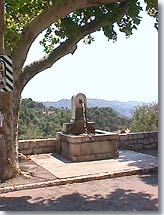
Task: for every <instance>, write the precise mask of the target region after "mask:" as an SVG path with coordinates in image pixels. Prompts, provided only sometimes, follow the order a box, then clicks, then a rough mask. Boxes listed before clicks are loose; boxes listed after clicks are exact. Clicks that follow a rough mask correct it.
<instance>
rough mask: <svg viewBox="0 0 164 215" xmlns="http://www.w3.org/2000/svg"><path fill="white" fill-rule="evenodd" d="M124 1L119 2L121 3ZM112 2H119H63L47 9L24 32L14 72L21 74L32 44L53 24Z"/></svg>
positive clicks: (106, 0) (67, 0)
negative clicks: (83, 10) (85, 9)
mask: <svg viewBox="0 0 164 215" xmlns="http://www.w3.org/2000/svg"><path fill="white" fill-rule="evenodd" d="M124 1H125V0H119V2H124ZM111 2H118V0H63V1H62V2H61V1H60V2H57V3H56V4H55V5H53V6H51V7H49V8H48V9H46V11H45V12H43V13H42V14H41V15H39V16H38V17H36V18H34V19H33V20H32V21H31V22H30V23H29V24H28V25H27V27H26V28H25V29H24V31H23V32H22V36H21V40H20V43H19V45H18V47H17V49H16V50H15V51H14V54H13V66H14V70H15V71H17V72H21V68H22V67H23V65H24V62H25V60H26V56H27V53H28V51H29V49H30V46H31V44H32V43H33V41H34V40H35V39H36V37H37V36H38V35H39V34H40V33H41V32H42V31H43V30H45V29H46V28H47V27H48V26H50V25H51V24H52V23H55V22H56V21H58V20H59V19H61V18H63V17H65V16H66V15H68V14H69V13H71V12H73V11H76V10H78V9H82V8H87V7H91V6H100V5H103V4H108V3H111Z"/></svg>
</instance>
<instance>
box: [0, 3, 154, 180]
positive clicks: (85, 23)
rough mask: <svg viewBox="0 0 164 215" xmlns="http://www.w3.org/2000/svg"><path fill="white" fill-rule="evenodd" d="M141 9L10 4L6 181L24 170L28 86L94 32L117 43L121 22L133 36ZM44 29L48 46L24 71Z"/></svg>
mask: <svg viewBox="0 0 164 215" xmlns="http://www.w3.org/2000/svg"><path fill="white" fill-rule="evenodd" d="M1 2H2V1H1ZM145 2H146V3H147V5H148V7H147V11H148V12H149V14H150V15H151V16H154V17H155V18H156V17H157V14H158V11H157V6H158V2H157V1H156V0H154V1H153V0H145ZM141 10H142V7H141V6H140V2H139V0H133V1H131V0H127V1H125V0H119V1H118V0H99V1H97V0H37V1H34V0H12V1H11V0H6V1H5V11H6V28H5V54H9V55H10V56H11V57H12V60H13V70H14V90H13V91H12V92H3V93H0V106H1V107H2V112H3V115H4V122H3V128H2V137H3V138H2V139H0V141H1V142H0V153H1V154H0V179H1V180H5V179H8V178H11V177H14V176H15V175H16V174H17V171H18V168H19V165H18V156H17V155H18V149H17V147H18V145H17V133H18V112H19V104H20V97H21V92H22V90H23V88H24V87H25V85H26V84H27V83H28V82H29V81H30V80H31V79H32V78H33V77H34V76H35V75H36V74H38V73H40V72H42V71H43V70H45V69H47V68H49V67H51V66H52V65H53V64H54V63H55V62H56V61H58V60H59V59H60V58H62V57H64V56H65V55H67V54H69V53H71V54H73V53H74V52H75V51H76V49H77V43H78V42H79V41H80V40H81V39H84V42H85V43H89V44H90V43H91V42H92V41H93V40H94V39H93V37H92V35H91V34H92V33H93V32H95V31H99V30H102V31H103V32H104V35H105V36H106V37H107V38H108V39H109V40H110V39H112V40H113V41H116V40H117V32H116V31H115V29H114V25H115V24H117V25H118V27H119V30H120V31H121V32H124V33H125V34H126V36H127V37H128V36H130V35H131V34H132V32H133V29H137V26H138V25H139V23H140V21H141V17H140V15H139V12H140V11H141ZM156 27H157V22H156ZM44 30H45V37H44V39H43V40H42V41H41V42H40V43H41V44H42V45H43V46H44V49H45V56H44V57H43V58H42V59H40V60H38V61H35V62H33V63H32V64H30V65H28V66H25V67H24V63H25V60H26V57H27V54H28V51H29V48H30V46H31V45H32V43H33V42H34V40H35V39H36V38H37V36H38V35H39V34H40V33H41V32H43V31H44ZM0 54H2V53H0Z"/></svg>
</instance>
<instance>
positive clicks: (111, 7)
mask: <svg viewBox="0 0 164 215" xmlns="http://www.w3.org/2000/svg"><path fill="white" fill-rule="evenodd" d="M145 3H146V5H147V7H146V10H147V12H148V14H149V15H150V16H152V17H154V18H155V19H156V23H155V27H156V28H157V26H158V1H157V0H145ZM56 4H62V0H49V1H48V0H36V1H35V0H12V1H11V0H6V1H5V7H6V34H5V41H6V46H7V48H8V49H9V50H10V51H11V52H12V51H13V50H14V49H15V48H16V47H17V44H18V43H19V41H20V39H21V37H20V36H21V34H22V32H23V31H24V29H25V28H27V26H28V24H29V23H30V22H31V21H32V20H34V19H35V18H36V17H38V16H39V15H41V14H42V13H44V12H45V11H46V10H47V8H49V7H51V6H54V5H56ZM125 4H128V8H129V9H128V11H127V13H126V14H125V15H124V16H123V17H122V18H119V20H118V21H117V25H118V27H119V30H120V31H121V32H124V33H125V34H126V36H127V37H129V36H130V35H132V33H133V30H134V29H137V26H138V25H139V23H140V21H141V16H140V12H141V11H142V7H141V6H140V0H133V1H131V0H127V1H126V3H120V2H119V1H118V2H115V3H109V4H106V5H101V6H99V7H90V8H85V9H80V10H77V11H74V12H72V13H70V14H68V15H67V16H66V17H63V18H62V19H60V20H58V21H57V22H55V23H53V24H52V25H50V26H49V27H48V28H47V29H46V31H45V35H44V38H43V40H42V41H40V43H41V44H42V45H43V46H44V50H45V52H46V53H47V54H48V53H50V52H51V51H52V50H53V48H54V45H56V44H57V45H60V44H61V43H62V42H63V41H66V40H67V39H70V38H75V37H78V34H79V33H80V32H81V27H84V26H87V25H88V24H89V23H94V22H97V21H99V20H101V19H102V18H104V17H108V16H110V19H113V18H115V17H117V11H118V9H119V7H120V6H121V7H124V5H125ZM97 30H103V32H104V35H105V36H106V37H107V38H108V40H113V41H116V40H117V32H116V31H115V28H114V25H113V24H110V23H109V24H106V25H105V26H103V27H100V28H99V29H97ZM92 41H94V39H93V36H92V35H90V34H89V36H87V40H86V38H84V42H85V43H88V44H90V43H91V42H92Z"/></svg>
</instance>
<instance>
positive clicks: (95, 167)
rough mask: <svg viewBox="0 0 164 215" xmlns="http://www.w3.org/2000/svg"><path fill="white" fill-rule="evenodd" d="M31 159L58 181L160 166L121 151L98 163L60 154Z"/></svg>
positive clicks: (154, 160)
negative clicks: (77, 160) (68, 157)
mask: <svg viewBox="0 0 164 215" xmlns="http://www.w3.org/2000/svg"><path fill="white" fill-rule="evenodd" d="M30 157H31V159H32V160H33V161H34V162H35V163H37V164H38V165H40V166H42V167H43V168H45V169H46V170H48V171H49V172H50V173H52V174H53V175H54V176H56V177H57V178H58V179H69V178H76V177H77V178H79V177H83V176H93V175H94V176H95V177H96V176H98V175H101V176H103V175H112V174H118V175H119V173H120V174H121V173H128V172H134V171H136V173H138V170H142V169H150V168H154V167H157V166H158V159H157V157H154V156H152V155H147V154H143V153H139V152H134V151H131V150H122V151H119V157H118V158H114V159H105V160H98V161H87V162H73V161H70V160H68V159H66V158H64V157H62V156H60V155H58V154H52V153H50V154H38V155H31V156H30Z"/></svg>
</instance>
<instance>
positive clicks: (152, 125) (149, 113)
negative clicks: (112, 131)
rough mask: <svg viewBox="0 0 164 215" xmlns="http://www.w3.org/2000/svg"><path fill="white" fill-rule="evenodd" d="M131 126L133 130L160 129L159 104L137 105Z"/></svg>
mask: <svg viewBox="0 0 164 215" xmlns="http://www.w3.org/2000/svg"><path fill="white" fill-rule="evenodd" d="M131 126H132V127H131V129H132V131H133V132H139V131H154V130H158V104H155V103H152V104H149V105H143V106H137V107H136V109H135V111H134V113H133V116H132V121H131Z"/></svg>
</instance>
